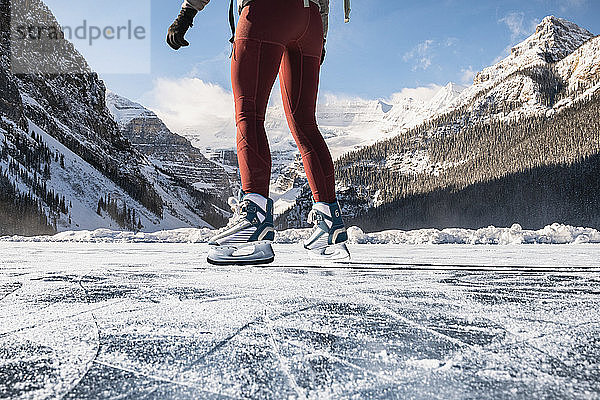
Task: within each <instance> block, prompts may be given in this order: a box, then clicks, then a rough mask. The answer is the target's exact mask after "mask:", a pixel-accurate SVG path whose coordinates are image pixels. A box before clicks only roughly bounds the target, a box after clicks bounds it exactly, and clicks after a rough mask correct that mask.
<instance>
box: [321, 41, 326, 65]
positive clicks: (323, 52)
mask: <svg viewBox="0 0 600 400" xmlns="http://www.w3.org/2000/svg"><path fill="white" fill-rule="evenodd" d="M323 61H325V39H323V51H322V52H321V65H323Z"/></svg>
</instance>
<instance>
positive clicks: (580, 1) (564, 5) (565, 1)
mask: <svg viewBox="0 0 600 400" xmlns="http://www.w3.org/2000/svg"><path fill="white" fill-rule="evenodd" d="M588 3H589V0H560V2H559V4H560V11H561V12H563V13H564V12H567V11H569V10H572V9H574V8H582V7H584V6H587V5H588Z"/></svg>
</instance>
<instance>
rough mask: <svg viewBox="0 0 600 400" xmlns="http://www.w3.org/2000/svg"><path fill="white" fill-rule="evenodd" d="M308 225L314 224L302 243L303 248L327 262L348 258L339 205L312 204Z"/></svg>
mask: <svg viewBox="0 0 600 400" xmlns="http://www.w3.org/2000/svg"><path fill="white" fill-rule="evenodd" d="M308 223H309V224H311V223H312V224H314V229H313V231H312V234H311V235H310V237H309V238H308V239H307V240H306V241H305V242H304V248H305V249H308V250H310V251H311V252H312V253H313V254H315V255H317V256H318V257H319V258H323V259H327V260H345V259H349V258H350V252H349V251H348V247H347V246H346V243H345V242H346V241H347V240H348V234H347V233H346V228H345V227H344V221H343V220H342V212H341V210H340V205H339V204H338V203H337V202H335V203H314V204H313V207H312V210H311V211H310V213H309V214H308Z"/></svg>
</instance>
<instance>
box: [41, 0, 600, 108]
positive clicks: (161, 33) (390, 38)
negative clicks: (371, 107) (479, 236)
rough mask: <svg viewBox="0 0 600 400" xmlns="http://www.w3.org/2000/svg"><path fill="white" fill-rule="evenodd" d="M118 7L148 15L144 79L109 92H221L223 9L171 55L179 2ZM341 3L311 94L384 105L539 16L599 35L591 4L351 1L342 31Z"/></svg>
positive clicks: (502, 43)
mask: <svg viewBox="0 0 600 400" xmlns="http://www.w3.org/2000/svg"><path fill="white" fill-rule="evenodd" d="M48 2H49V4H50V3H52V4H50V6H51V8H52V9H53V11H55V12H56V13H57V14H64V13H66V12H69V10H70V9H71V8H72V4H71V2H70V1H65V0H48ZM126 3H127V4H129V6H128V7H129V9H128V10H127V11H126V12H127V13H131V15H137V14H144V13H145V11H144V12H141V11H140V12H138V11H136V9H135V6H134V5H135V4H140V5H141V6H139V7H144V8H147V7H148V6H147V5H146V4H149V5H150V6H151V17H150V18H151V22H150V29H149V30H150V41H149V44H150V47H151V65H150V67H151V68H150V71H151V73H149V74H148V73H145V74H113V73H110V74H101V77H102V78H103V79H104V80H105V82H106V84H107V86H108V87H109V88H110V89H112V90H113V91H115V92H117V93H120V94H122V95H124V96H126V97H129V98H131V99H133V100H138V101H146V102H150V103H152V96H153V95H152V93H155V92H153V91H154V90H155V89H156V86H157V82H159V81H160V82H163V83H164V81H165V80H167V81H168V80H173V81H177V80H178V79H182V78H198V79H201V80H202V81H203V82H204V83H206V84H214V85H217V86H218V87H220V88H222V89H224V90H225V91H226V92H227V91H228V90H229V88H230V82H229V57H228V56H229V51H230V46H229V42H228V38H229V26H228V23H227V7H228V0H212V2H211V3H210V4H209V5H208V6H207V7H206V9H205V10H204V11H203V12H202V13H200V14H198V16H197V17H196V21H195V25H194V27H193V28H192V30H191V31H190V32H189V33H188V36H187V38H188V40H189V41H190V42H191V43H192V45H191V46H190V47H188V48H185V49H182V50H180V51H178V52H175V51H173V50H171V49H170V48H169V47H168V46H167V45H166V43H165V40H164V37H165V32H166V30H167V28H168V26H169V25H170V24H171V22H172V20H173V19H174V17H175V16H176V15H177V13H178V11H179V7H180V1H178V0H173V1H165V0H131V1H129V2H126ZM342 3H343V1H342V0H331V9H332V13H331V16H330V30H329V37H328V46H327V48H328V52H327V59H326V61H325V64H324V67H323V69H322V74H321V91H322V92H327V93H333V94H337V95H347V96H360V97H363V98H384V99H385V98H389V97H390V96H391V95H392V94H393V93H395V92H399V91H401V90H402V89H403V88H413V87H420V86H428V85H431V84H435V85H445V84H446V83H447V82H449V81H453V82H457V83H470V81H471V79H472V76H473V73H474V72H476V71H479V70H481V69H482V68H483V67H485V66H488V65H490V64H492V63H494V61H495V60H497V59H499V58H500V57H502V56H504V55H506V54H508V51H509V49H510V46H511V45H513V44H515V43H518V42H519V41H521V40H522V39H524V38H525V37H527V36H528V35H530V34H531V33H533V31H534V27H535V25H536V24H537V23H538V22H539V21H540V20H541V19H542V18H543V17H544V16H546V15H551V14H552V15H555V16H560V17H564V18H567V19H569V20H571V21H573V22H575V23H577V24H579V25H580V26H582V27H584V28H586V29H588V30H590V31H591V32H592V33H596V34H598V33H600V18H599V17H600V1H597V0H561V1H559V0H529V1H523V0H521V1H513V0H510V1H489V0H485V1H484V0H445V1H440V0H435V1H434V0H421V1H418V2H417V1H398V0H353V4H352V15H351V21H350V23H349V24H344V23H343V18H342V10H341V8H342ZM61 4H62V6H61ZM108 9H110V7H108ZM99 12H100V13H101V12H102V11H100V10H97V11H94V13H99ZM107 12H108V13H110V11H107ZM121 56H122V55H121ZM121 56H120V55H118V54H117V55H115V54H110V57H107V58H115V62H117V63H118V62H121V63H131V62H135V60H132V59H131V57H130V58H126V59H124V60H122V61H119V60H120V58H119V57H121Z"/></svg>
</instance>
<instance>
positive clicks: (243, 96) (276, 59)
mask: <svg viewBox="0 0 600 400" xmlns="http://www.w3.org/2000/svg"><path fill="white" fill-rule="evenodd" d="M283 50H284V47H283V46H282V45H279V44H275V43H264V42H262V41H260V40H255V39H236V40H235V42H234V44H233V54H232V56H231V85H232V88H233V94H234V100H235V103H236V120H239V118H240V117H241V115H240V114H241V113H248V112H252V111H254V112H256V114H257V116H258V117H259V118H261V117H262V118H263V119H264V114H265V111H266V107H267V103H268V100H269V95H270V93H271V89H272V88H273V84H274V83H275V79H276V78H277V72H278V70H279V64H280V62H281V56H282V54H283Z"/></svg>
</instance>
